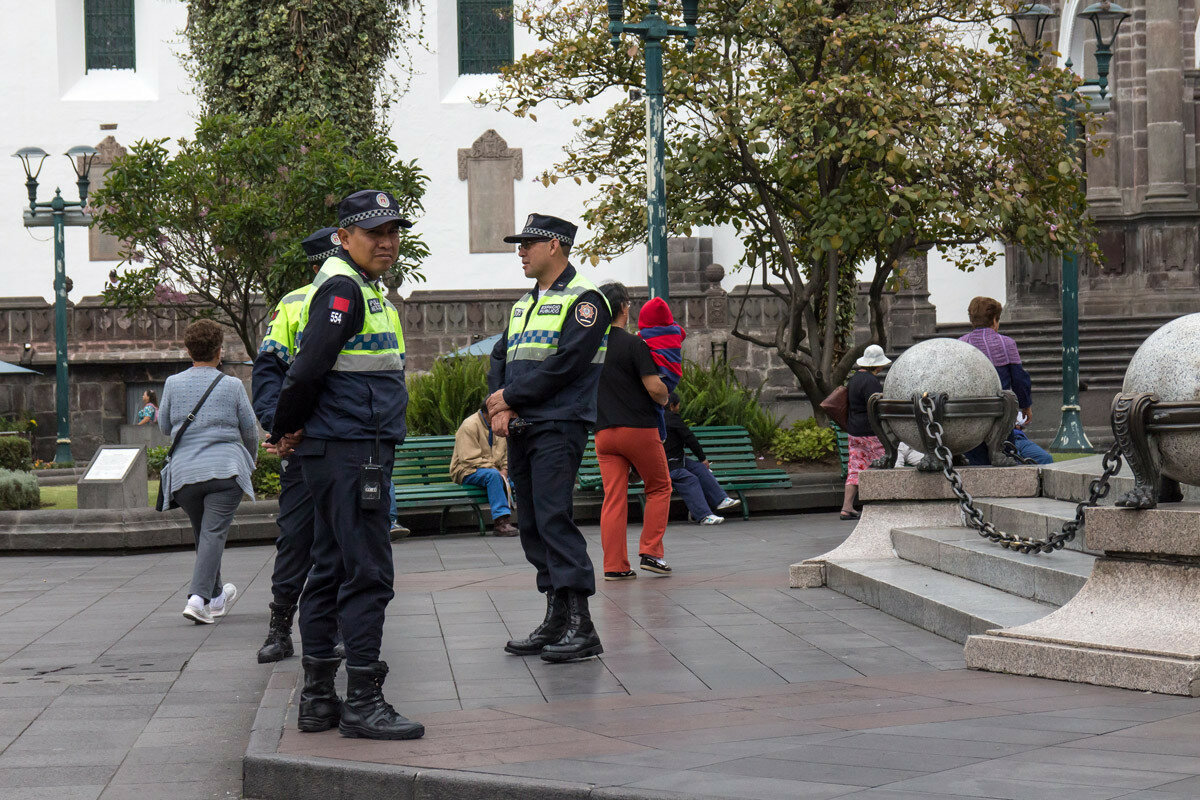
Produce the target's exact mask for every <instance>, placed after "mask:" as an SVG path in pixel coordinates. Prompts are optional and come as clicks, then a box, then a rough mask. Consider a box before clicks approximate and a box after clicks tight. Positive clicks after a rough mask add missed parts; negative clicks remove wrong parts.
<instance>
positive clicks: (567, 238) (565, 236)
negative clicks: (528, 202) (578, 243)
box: [504, 214, 579, 247]
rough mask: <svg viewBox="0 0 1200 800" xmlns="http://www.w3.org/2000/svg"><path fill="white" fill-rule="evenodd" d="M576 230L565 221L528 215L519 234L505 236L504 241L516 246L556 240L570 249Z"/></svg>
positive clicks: (539, 215)
mask: <svg viewBox="0 0 1200 800" xmlns="http://www.w3.org/2000/svg"><path fill="white" fill-rule="evenodd" d="M577 230H579V228H577V227H576V226H574V225H572V224H571V223H569V222H567V221H566V220H565V219H559V218H558V217H550V216H547V215H545V214H530V215H529V218H528V219H526V220H525V227H524V229H522V231H521V232H520V233H514V234H513V235H512V236H505V237H504V241H506V242H508V243H509V244H518V243H520V242H528V241H533V240H538V239H558V240H559V241H560V242H562V243H563V244H565V245H566V246H567V247H570V246H571V245H573V244H575V232H576V231H577Z"/></svg>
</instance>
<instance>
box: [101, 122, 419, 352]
mask: <svg viewBox="0 0 1200 800" xmlns="http://www.w3.org/2000/svg"><path fill="white" fill-rule="evenodd" d="M166 145H167V140H165V139H155V140H149V141H140V142H138V143H136V144H135V145H133V147H131V148H130V149H129V152H128V153H127V154H126V155H125V156H123V157H121V158H120V159H118V160H117V162H116V163H115V164H114V165H113V167H112V169H110V170H109V171H108V173H107V178H106V181H105V185H104V187H103V188H102V189H100V190H99V191H97V192H95V193H94V194H93V195H92V197H91V199H90V203H91V205H92V206H93V207H94V208H95V209H96V217H97V224H98V225H99V226H100V228H101V229H102V230H104V231H105V232H106V233H110V234H113V235H114V236H117V237H119V238H120V239H121V241H122V242H123V246H124V248H125V249H124V253H125V257H126V259H127V262H126V263H127V266H126V268H125V269H124V270H123V271H122V272H121V273H120V274H118V275H116V276H115V280H113V281H111V282H110V284H109V285H108V286H107V287H106V289H105V291H104V297H105V300H106V301H107V302H108V303H110V304H114V305H119V306H121V307H123V308H127V309H130V310H132V311H140V310H149V311H151V312H154V311H155V310H162V309H169V310H170V312H171V313H175V312H181V313H183V314H184V315H185V316H187V317H201V316H205V317H212V318H214V319H216V320H217V321H219V322H222V323H225V324H227V325H229V326H230V327H232V328H233V330H234V332H235V333H236V334H237V336H238V338H239V339H240V340H241V341H242V344H243V345H244V346H245V347H246V352H248V353H254V352H256V351H257V345H258V338H259V335H260V333H261V330H262V325H263V323H264V321H265V318H266V315H267V314H269V313H270V311H271V307H272V306H273V305H274V303H275V301H276V300H277V299H278V298H279V297H280V296H282V295H283V294H285V293H287V292H288V291H290V290H292V289H294V288H296V287H297V286H302V285H303V284H305V283H307V282H308V281H310V280H312V272H311V270H310V268H309V267H308V265H307V263H306V261H305V258H304V253H303V251H302V249H301V247H300V240H301V239H303V238H304V237H306V236H308V235H309V234H310V233H312V232H313V231H315V230H317V229H318V228H322V227H325V226H328V225H332V224H334V223H335V219H336V206H337V203H338V201H340V200H341V198H342V197H344V196H346V195H348V194H350V193H351V192H353V191H357V190H359V189H363V188H371V189H382V190H386V191H390V192H392V193H393V194H394V195H395V197H396V199H397V200H398V201H399V202H400V205H401V211H402V212H403V213H404V214H405V215H409V216H411V215H413V214H415V213H416V212H418V211H420V209H421V197H422V195H423V194H424V191H425V183H426V177H425V175H424V174H423V173H422V172H421V171H420V169H418V168H417V166H416V164H415V163H413V162H404V161H402V160H400V159H399V158H398V156H397V154H396V148H395V145H394V144H393V142H392V141H391V139H388V138H386V137H383V136H379V135H372V136H368V137H365V138H356V139H354V140H352V139H351V138H350V137H349V136H348V135H347V134H346V133H345V132H344V131H343V130H342V129H341V128H339V127H337V126H336V125H334V124H333V123H332V122H329V121H323V122H317V121H314V120H312V119H311V118H306V117H289V118H286V119H283V120H280V121H278V122H276V123H274V124H271V125H265V126H258V127H246V126H245V124H244V123H243V122H242V121H241V120H239V119H237V118H234V117H211V118H206V119H204V120H202V121H201V122H200V124H199V126H198V127H197V129H196V135H195V138H194V139H192V140H180V141H179V142H178V143H177V152H175V153H173V154H172V152H171V151H170V150H168V148H167V146H166ZM427 255H428V248H427V247H426V246H425V244H424V243H423V242H422V241H421V240H420V238H419V237H418V236H416V235H413V234H412V233H411V232H409V231H404V230H402V231H401V238H400V258H399V260H398V261H397V263H396V266H395V267H394V268H393V269H392V272H391V273H390V274H389V276H388V277H387V278H386V281H387V282H388V283H389V284H391V285H397V284H399V282H400V281H401V280H403V279H406V278H407V279H416V280H420V279H421V276H420V273H419V271H418V265H419V264H420V261H421V259H423V258H424V257H425V256H427ZM264 296H265V300H266V304H264V303H263V300H264Z"/></svg>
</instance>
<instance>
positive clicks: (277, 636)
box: [258, 603, 296, 664]
mask: <svg viewBox="0 0 1200 800" xmlns="http://www.w3.org/2000/svg"><path fill="white" fill-rule="evenodd" d="M295 616H296V607H295V606H285V605H281V604H279V603H271V622H270V624H269V625H268V627H267V640H266V641H265V642H263V646H262V647H260V648H259V650H258V663H260V664H270V663H272V662H275V661H282V660H283V659H285V658H290V657H291V656H293V655H294V654H295V652H296V651H295V650H294V649H292V620H293V619H294V618H295Z"/></svg>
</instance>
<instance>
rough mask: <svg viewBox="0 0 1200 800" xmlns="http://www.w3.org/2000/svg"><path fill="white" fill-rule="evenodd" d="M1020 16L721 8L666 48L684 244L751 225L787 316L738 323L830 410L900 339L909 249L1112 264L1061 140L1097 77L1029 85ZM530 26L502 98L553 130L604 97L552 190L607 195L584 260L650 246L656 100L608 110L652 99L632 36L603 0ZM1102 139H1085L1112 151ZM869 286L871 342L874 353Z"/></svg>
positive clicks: (760, 276)
mask: <svg viewBox="0 0 1200 800" xmlns="http://www.w3.org/2000/svg"><path fill="white" fill-rule="evenodd" d="M677 5H678V3H671V2H669V3H667V4H666V6H665V11H666V13H667V14H671V13H674V14H676V15H678V9H677V8H676V6H677ZM626 6H627V14H628V15H630V16H631V17H632V18H634V19H637V18H640V16H641V15H642V14H643V13H644V12H645V11H646V6H645V3H644V2H643V0H628V2H626ZM1006 10H1008V9H1007V7H1006V5H1005V3H1003V2H1001V1H1000V0H909V2H903V3H881V2H878V0H711V2H706V3H705V4H704V5H703V8H702V13H701V18H700V36H699V38H698V39H697V44H696V51H695V53H693V54H688V53H686V52H685V50H684V48H683V47H682V46H676V45H668V46H667V47H666V48H665V50H666V53H665V58H666V63H665V85H666V105H667V108H668V110H669V113H668V121H667V135H666V139H667V151H668V152H667V164H666V178H667V190H668V209H667V219H668V221H669V227H670V230H671V233H673V234H675V235H688V234H690V231H691V229H692V228H693V227H694V226H699V225H726V224H727V225H731V226H733V227H734V228H735V229H736V230H737V231H738V233H739V236H740V238H741V241H742V243H743V244H744V246H745V256H744V258H743V260H742V262H741V263H740V264H739V266H740V267H743V268H746V269H748V270H749V271H750V272H751V276H750V280H749V281H748V282H747V291H748V289H749V287H750V286H751V285H753V284H755V283H756V277H755V276H756V275H757V280H759V281H761V285H762V286H763V288H764V289H765V290H766V291H767V292H769V293H771V294H772V295H774V297H775V298H776V299H777V301H778V302H779V303H780V304H781V305H782V307H783V312H784V313H782V314H781V317H780V320H781V321H780V323H779V325H778V326H777V327H776V329H775V330H773V331H766V332H764V331H755V330H747V329H746V328H745V327H744V325H745V323H744V322H743V320H742V319H741V315H740V314H739V318H738V322H737V324H736V325H735V327H734V335H735V336H737V337H739V338H741V339H744V340H747V341H750V342H753V343H754V344H757V345H761V346H763V347H766V348H771V349H773V350H774V351H775V352H776V353H778V355H779V358H780V359H782V361H783V362H784V363H785V364H787V365H788V367H789V368H790V369H791V370H792V372H793V373H794V374H795V376H796V378H797V380H798V381H799V383H800V386H801V387H802V388H803V389H804V391H805V393H806V394H807V395H808V397H809V398H810V400H811V401H812V403H813V405H814V407H815V406H816V404H817V403H818V402H819V401H820V400H821V399H823V398H824V397H826V396H827V395H828V393H829V392H830V391H832V390H833V389H834V388H835V387H836V386H838V385H839V384H840V383H841V382H842V381H843V380H844V379H845V376H846V375H847V374H848V372H849V370H850V369H851V368H852V366H853V363H854V361H855V359H857V358H858V356H859V355H861V353H862V350H863V349H864V348H865V346H866V345H867V344H870V343H876V344H880V345H885V346H886V344H887V330H886V320H885V319H884V314H883V308H882V306H883V297H884V295H885V293H886V292H887V291H888V290H889V288H892V287H894V286H895V285H896V284H897V283H898V282H902V281H903V280H904V275H903V274H901V273H900V272H899V271H898V265H899V263H900V259H901V258H902V257H903V256H904V255H905V254H906V253H908V252H909V251H911V250H914V249H920V248H930V247H935V248H941V249H943V250H946V251H948V252H949V254H950V255H951V257H952V258H953V260H954V261H955V262H956V263H957V265H958V266H959V267H960V268H962V269H965V270H971V269H973V268H975V267H977V266H981V265H989V264H992V263H993V262H994V261H995V259H996V252H995V248H994V247H992V246H990V244H991V243H992V242H995V241H1004V242H1012V243H1015V244H1018V245H1021V246H1023V247H1025V248H1027V249H1028V250H1030V251H1032V252H1035V253H1045V252H1049V251H1061V250H1063V249H1065V248H1082V249H1084V250H1086V251H1087V252H1089V253H1093V254H1094V253H1095V252H1096V249H1095V246H1094V244H1093V243H1092V229H1091V227H1090V223H1089V222H1088V221H1087V220H1086V219H1085V215H1084V214H1083V212H1082V209H1083V207H1084V203H1085V197H1084V193H1083V191H1082V189H1081V177H1082V175H1081V167H1080V164H1079V158H1078V153H1077V152H1076V151H1075V150H1074V149H1073V147H1072V145H1071V144H1069V143H1068V142H1067V139H1066V136H1065V134H1064V130H1063V120H1064V118H1063V111H1062V105H1063V103H1064V100H1065V98H1067V97H1069V96H1070V94H1071V93H1072V92H1073V91H1074V90H1075V88H1076V86H1077V84H1078V80H1077V78H1076V77H1075V76H1074V75H1072V74H1071V73H1069V72H1067V71H1065V70H1061V69H1057V68H1055V67H1052V66H1041V67H1039V68H1038V69H1036V70H1035V71H1034V72H1032V73H1031V72H1030V70H1029V67H1028V65H1027V63H1026V59H1025V55H1026V54H1025V53H1023V52H1022V45H1020V44H1019V40H1018V39H1017V38H1016V37H1015V36H1014V35H1013V34H1011V33H1010V32H1009V31H1008V30H1006V29H1005V27H1004V25H1003V23H1004V19H1003V13H1004V12H1005V11H1006ZM518 20H519V21H520V23H521V24H522V25H524V26H525V27H527V28H528V29H529V30H530V31H531V32H532V33H533V35H534V36H535V37H536V38H537V39H538V40H539V41H540V43H541V44H540V47H539V48H538V49H537V50H535V51H533V52H532V53H530V54H528V55H526V56H525V57H523V58H521V59H520V60H519V61H517V62H516V63H515V64H513V65H512V66H511V67H510V68H507V69H505V71H504V74H503V81H502V84H501V86H500V88H499V89H498V90H496V91H494V92H493V93H492V94H491V95H490V96H489V97H488V98H487V99H489V100H491V101H492V102H495V103H497V104H499V105H501V106H502V107H505V108H507V109H509V110H510V111H512V112H513V113H515V114H516V115H518V116H522V117H531V118H535V119H536V117H535V111H536V110H537V107H538V106H540V105H541V104H553V105H557V106H559V107H568V106H571V105H574V104H579V105H583V104H589V103H595V104H596V105H592V106H590V107H589V109H587V110H585V111H584V112H583V113H581V115H580V118H579V119H578V120H577V121H576V124H577V126H578V130H579V133H578V136H577V137H576V139H575V140H574V141H573V142H571V143H570V144H569V145H568V146H567V147H566V148H565V157H564V158H563V159H562V161H561V162H560V163H558V164H557V165H555V167H554V168H553V169H552V170H550V171H549V172H547V173H546V174H544V175H543V176H542V179H543V180H544V181H545V182H547V183H550V182H554V181H557V180H559V179H562V178H573V179H574V180H575V181H576V182H583V181H589V182H591V183H593V184H595V185H596V191H595V194H594V195H593V197H592V199H591V201H590V203H589V207H588V209H587V211H586V212H585V214H584V218H585V220H586V221H587V223H588V225H589V226H590V228H591V229H592V231H593V232H594V234H595V235H594V237H593V238H592V239H591V240H590V241H588V242H585V243H584V244H583V246H582V247H580V248H579V249H580V250H581V252H582V253H583V254H585V255H591V256H592V257H593V258H599V257H605V256H611V255H614V254H617V253H621V252H624V251H627V250H628V249H630V248H631V247H633V246H635V245H637V244H640V243H642V242H643V241H644V240H645V234H644V231H645V169H644V164H645V125H646V120H645V106H644V104H643V103H641V102H635V101H632V100H628V101H626V100H618V101H617V102H615V103H613V104H611V105H610V104H609V102H608V101H610V100H611V99H612V98H614V97H620V95H618V94H617V93H616V92H612V91H611V90H613V89H619V90H622V92H621V93H622V94H625V90H627V89H630V88H636V87H641V86H643V85H644V74H643V62H642V59H641V54H640V52H639V50H638V48H637V46H636V44H632V43H631V42H629V41H625V42H622V44H621V47H620V49H619V50H618V51H617V52H616V53H614V52H613V50H612V47H611V45H610V43H609V34H608V29H607V17H606V6H605V4H604V3H603V2H600V0H554V2H551V3H549V4H544V3H539V4H537V5H536V6H532V5H531V6H530V7H528V8H526V9H524V10H523V11H522V12H521V13H519V15H518ZM594 108H600V109H601V110H600V111H597V112H592V111H591V110H590V109H594ZM1086 121H1087V120H1086V119H1085V122H1086ZM1087 129H1088V132H1087V134H1086V135H1085V138H1084V139H1083V144H1084V145H1085V146H1088V147H1092V148H1097V147H1099V146H1101V145H1102V142H1099V141H1096V140H1093V139H1091V138H1089V137H1091V135H1092V134H1093V132H1094V126H1091V125H1090V124H1089V125H1088V126H1087ZM860 273H861V274H863V277H865V278H866V279H868V280H869V281H870V287H871V288H870V298H869V307H870V331H871V336H870V339H869V341H868V342H863V343H860V344H859V345H858V346H855V345H854V343H853V342H852V341H851V340H850V338H849V336H848V333H849V327H850V325H849V323H850V321H852V320H853V314H854V305H853V304H854V301H855V294H856V292H855V288H856V286H857V282H858V280H859V276H860ZM734 302H735V304H736V303H737V300H736V299H735V300H734ZM742 302H743V304H744V302H745V300H744V298H743V300H742ZM743 307H744V305H743Z"/></svg>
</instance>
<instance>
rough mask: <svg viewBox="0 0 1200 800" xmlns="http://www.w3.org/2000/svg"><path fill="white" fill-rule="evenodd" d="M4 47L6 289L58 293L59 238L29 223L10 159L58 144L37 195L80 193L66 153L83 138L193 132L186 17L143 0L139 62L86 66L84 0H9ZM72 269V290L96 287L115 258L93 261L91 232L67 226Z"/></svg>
mask: <svg viewBox="0 0 1200 800" xmlns="http://www.w3.org/2000/svg"><path fill="white" fill-rule="evenodd" d="M4 5H5V10H6V12H7V13H6V23H7V24H5V25H4V26H0V52H3V53H5V54H6V57H5V64H6V69H5V71H4V75H3V78H2V79H0V108H3V109H4V110H5V113H4V114H3V115H0V156H2V157H3V158H0V239H2V240H3V242H4V246H5V249H6V251H7V259H6V265H7V266H6V268H5V269H4V271H3V283H2V284H0V294H2V295H3V296H7V297H19V296H39V295H40V296H42V297H45V298H47V299H48V300H49V299H52V298H53V295H54V287H53V284H54V243H53V238H52V234H51V230H52V229H50V228H32V229H29V230H26V229H25V228H24V226H23V225H22V224H21V213H22V211H23V210H24V209H25V207H26V204H27V202H28V198H27V196H26V193H25V185H24V184H25V176H24V173H23V172H22V170H21V163H20V161H18V160H17V159H15V158H8V157H7V156H8V155H9V154H11V153H14V152H16V151H17V150H18V149H19V148H21V147H25V146H36V147H41V148H42V149H43V150H45V151H46V152H48V153H50V154H51V155H50V157H49V158H47V159H46V163H45V165H44V166H43V168H42V173H41V176H40V178H39V181H40V184H41V185H40V187H39V191H38V200H39V201H47V200H50V199H51V198H52V197H53V196H54V189H55V187H56V186H57V187H61V188H62V191H63V197H64V198H65V199H66V200H78V199H79V194H78V191H77V190H76V188H75V173H74V171H73V170H72V168H71V166H70V164H69V163H68V161H67V159H66V158H65V157H64V156H63V155H61V154H62V153H63V152H65V151H66V150H67V148H69V147H72V146H74V145H77V144H88V145H95V144H96V143H98V142H99V141H100V140H101V139H103V138H104V136H105V135H107V133H109V132H101V130H100V125H102V124H106V123H116V124H117V125H118V128H117V130H116V131H111V133H113V134H114V135H115V136H116V137H117V140H118V141H119V142H121V143H122V144H124V145H129V144H132V143H133V142H134V141H135V140H137V139H142V138H158V137H163V136H167V137H171V138H177V137H180V136H187V135H189V134H190V132H191V130H192V128H193V127H194V119H193V114H194V107H195V101H194V98H193V97H192V96H191V94H190V93H189V92H188V80H187V76H186V74H185V73H184V71H183V68H182V66H181V65H180V63H179V59H178V58H177V57H176V52H178V50H179V48H180V47H181V37H180V36H179V35H178V31H180V30H181V29H182V28H183V26H184V23H185V22H186V21H187V8H186V6H185V5H184V3H182V2H179V0H136V5H135V7H134V19H135V21H136V26H137V27H136V31H137V70H136V71H133V72H129V71H120V72H112V71H93V72H91V73H86V74H85V73H84V62H83V53H84V50H83V0H37V2H24V3H17V2H16V1H15V0H9V1H8V2H6V3H5V4H4ZM66 260H67V274H68V275H69V276H70V277H71V279H72V280H73V281H74V284H75V286H74V291H72V292H71V295H70V296H71V299H72V300H78V299H79V298H81V297H84V296H85V295H93V294H98V293H99V292H100V290H101V289H102V288H103V286H104V282H105V280H106V278H107V276H108V273H109V270H111V269H112V268H113V267H114V266H116V262H95V261H88V240H87V231H86V230H85V229H83V228H67V231H66Z"/></svg>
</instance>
